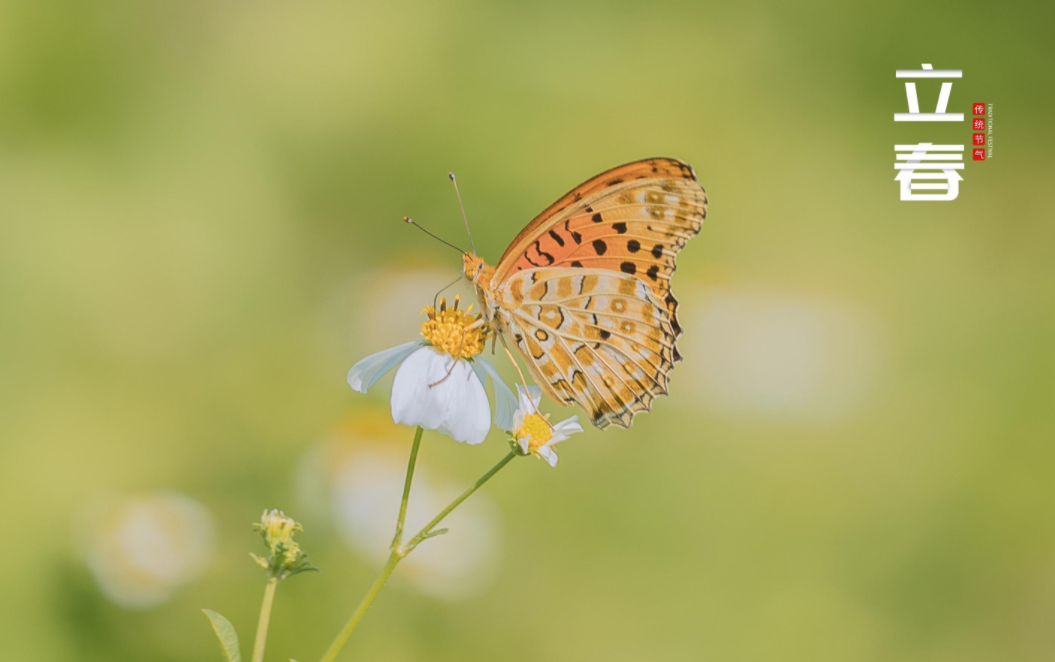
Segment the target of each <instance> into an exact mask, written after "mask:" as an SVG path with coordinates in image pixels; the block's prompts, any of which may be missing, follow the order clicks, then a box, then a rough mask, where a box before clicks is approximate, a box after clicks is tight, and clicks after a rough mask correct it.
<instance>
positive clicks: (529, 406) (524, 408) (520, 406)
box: [517, 384, 535, 429]
mask: <svg viewBox="0 0 1055 662" xmlns="http://www.w3.org/2000/svg"><path fill="white" fill-rule="evenodd" d="M517 412H518V413H519V414H521V416H526V415H528V414H533V413H535V406H534V404H533V403H532V399H531V395H530V394H529V393H527V392H525V391H524V387H523V386H521V385H520V384H517ZM517 429H519V428H517Z"/></svg>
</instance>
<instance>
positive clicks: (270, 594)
mask: <svg viewBox="0 0 1055 662" xmlns="http://www.w3.org/2000/svg"><path fill="white" fill-rule="evenodd" d="M277 587H278V578H277V577H271V578H270V579H268V580H267V587H266V588H264V602H263V603H262V604H261V605H260V620H259V621H257V624H256V642H255V643H254V644H253V662H262V661H263V659H264V644H265V643H266V642H267V628H268V626H269V625H270V624H271V606H272V605H273V604H275V589H276V588H277Z"/></svg>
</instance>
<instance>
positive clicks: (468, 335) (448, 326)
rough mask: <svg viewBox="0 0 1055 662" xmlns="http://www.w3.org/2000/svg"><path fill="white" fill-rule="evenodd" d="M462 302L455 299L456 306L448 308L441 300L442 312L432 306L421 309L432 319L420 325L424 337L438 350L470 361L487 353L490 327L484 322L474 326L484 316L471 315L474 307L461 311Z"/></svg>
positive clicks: (470, 306)
mask: <svg viewBox="0 0 1055 662" xmlns="http://www.w3.org/2000/svg"><path fill="white" fill-rule="evenodd" d="M460 301H461V298H460V297H454V307H453V308H447V300H446V299H444V298H441V299H440V309H439V310H436V309H435V308H433V307H432V306H426V307H425V308H424V309H422V311H421V312H423V313H425V314H427V315H428V316H429V318H428V319H427V320H425V322H424V323H423V324H422V325H421V335H423V336H425V340H428V341H429V342H430V343H432V346H433V347H435V348H436V349H438V350H440V351H442V352H446V353H448V354H450V355H451V356H453V357H454V358H456V359H457V358H463V359H469V358H472V357H474V356H476V355H477V354H479V353H481V352H483V351H484V346H485V345H486V343H487V339H488V338H489V337H490V335H491V327H490V326H488V325H487V324H483V323H480V324H479V325H478V326H475V327H474V326H473V325H475V324H477V322H479V321H480V319H481V318H482V317H483V315H472V314H470V312H469V311H471V310H472V309H473V305H472V304H469V307H468V308H466V309H465V310H458V303H459V302H460Z"/></svg>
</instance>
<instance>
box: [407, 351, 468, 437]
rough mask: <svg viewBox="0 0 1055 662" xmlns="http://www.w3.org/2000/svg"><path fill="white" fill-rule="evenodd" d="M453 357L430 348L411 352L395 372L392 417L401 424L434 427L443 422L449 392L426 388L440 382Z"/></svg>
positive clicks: (431, 428) (437, 388) (430, 428)
mask: <svg viewBox="0 0 1055 662" xmlns="http://www.w3.org/2000/svg"><path fill="white" fill-rule="evenodd" d="M453 360H454V359H453V358H452V357H451V356H450V355H449V354H441V353H440V352H438V351H436V350H435V349H433V348H432V347H422V348H421V349H418V350H417V351H415V352H414V353H413V354H411V355H410V356H409V357H407V359H406V360H405V361H403V365H401V366H399V370H397V371H396V379H395V381H393V382H392V420H393V421H395V422H396V423H400V424H403V425H420V426H421V427H423V428H425V429H426V430H435V429H436V428H438V427H439V426H440V424H441V423H442V422H443V418H444V416H445V414H446V411H447V409H448V405H449V402H448V400H449V398H450V396H451V394H452V392H451V391H450V390H449V389H444V388H439V387H440V386H442V384H440V385H438V386H437V387H436V388H429V384H431V383H433V382H436V381H439V380H440V379H442V378H443V375H445V374H446V373H447V370H448V369H449V368H450V364H451V361H453Z"/></svg>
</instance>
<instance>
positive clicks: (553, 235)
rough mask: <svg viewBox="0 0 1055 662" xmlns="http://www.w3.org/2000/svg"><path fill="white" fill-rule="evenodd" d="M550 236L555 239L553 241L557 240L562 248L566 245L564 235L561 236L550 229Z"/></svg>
mask: <svg viewBox="0 0 1055 662" xmlns="http://www.w3.org/2000/svg"><path fill="white" fill-rule="evenodd" d="M549 236H550V237H551V238H552V239H553V241H555V242H557V245H558V246H560V247H561V248H563V247H564V237H562V236H560V235H559V234H557V233H556V232H554V231H553V230H550V231H549ZM551 264H552V263H551Z"/></svg>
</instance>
